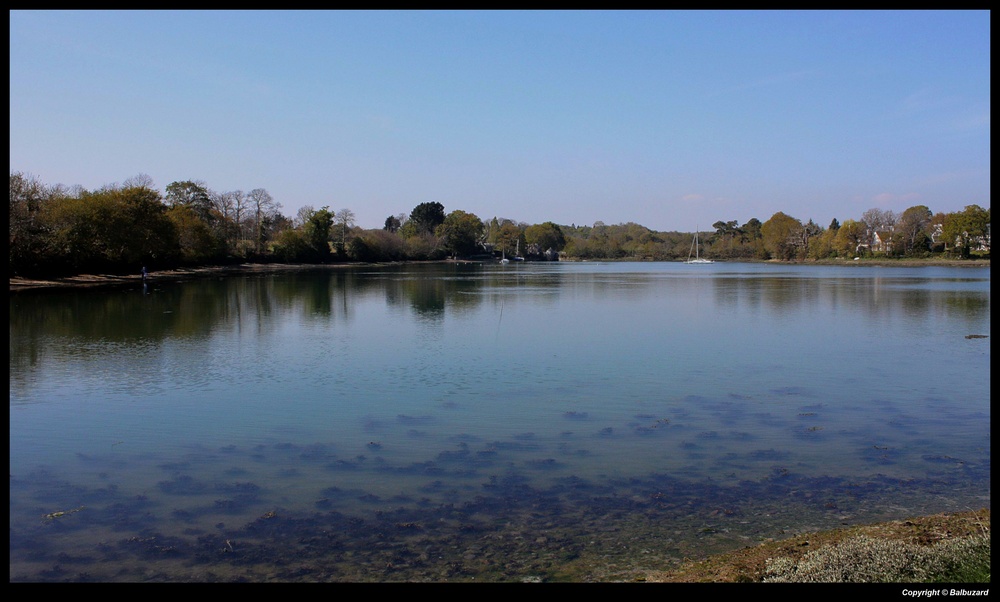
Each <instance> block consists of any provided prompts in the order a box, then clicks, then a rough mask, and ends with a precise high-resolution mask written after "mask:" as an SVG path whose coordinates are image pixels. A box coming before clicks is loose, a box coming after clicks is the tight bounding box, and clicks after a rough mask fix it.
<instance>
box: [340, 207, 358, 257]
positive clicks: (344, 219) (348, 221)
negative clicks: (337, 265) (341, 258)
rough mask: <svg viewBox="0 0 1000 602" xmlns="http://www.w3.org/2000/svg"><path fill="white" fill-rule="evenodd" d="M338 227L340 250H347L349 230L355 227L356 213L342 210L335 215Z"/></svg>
mask: <svg viewBox="0 0 1000 602" xmlns="http://www.w3.org/2000/svg"><path fill="white" fill-rule="evenodd" d="M335 217H336V219H337V225H338V226H340V250H341V251H343V250H344V249H346V248H347V230H348V229H350V228H351V227H353V226H354V212H353V211H351V210H350V209H341V210H340V211H338V212H337V213H336V215H335Z"/></svg>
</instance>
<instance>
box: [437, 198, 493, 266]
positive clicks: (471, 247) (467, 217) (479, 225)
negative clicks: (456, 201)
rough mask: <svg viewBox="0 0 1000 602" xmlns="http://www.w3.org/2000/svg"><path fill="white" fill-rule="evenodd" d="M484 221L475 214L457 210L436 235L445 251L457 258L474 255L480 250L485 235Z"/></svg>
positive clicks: (438, 228)
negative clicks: (480, 242) (480, 243)
mask: <svg viewBox="0 0 1000 602" xmlns="http://www.w3.org/2000/svg"><path fill="white" fill-rule="evenodd" d="M483 229H484V226H483V221H482V220H481V219H479V217H478V216H476V215H475V214H473V213H466V212H465V211H461V210H457V209H456V210H455V211H452V212H451V213H449V214H448V215H447V216H446V217H445V218H444V222H442V224H441V225H440V226H438V227H437V230H436V232H435V233H436V234H437V236H439V237H440V238H441V239H442V242H443V244H444V247H445V249H447V250H448V251H449V252H451V253H452V254H453V255H456V256H464V255H472V254H473V253H475V252H476V251H477V250H478V248H479V241H480V240H481V238H482V235H483Z"/></svg>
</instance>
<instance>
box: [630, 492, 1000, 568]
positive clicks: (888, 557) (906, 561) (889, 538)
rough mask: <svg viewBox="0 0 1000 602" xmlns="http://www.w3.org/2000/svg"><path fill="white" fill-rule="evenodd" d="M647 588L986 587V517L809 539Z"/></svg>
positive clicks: (712, 561) (724, 559)
mask: <svg viewBox="0 0 1000 602" xmlns="http://www.w3.org/2000/svg"><path fill="white" fill-rule="evenodd" d="M646 580H647V581H655V582H712V583H721V582H730V583H731V582H773V583H778V582H797V583H817V582H827V583H831V582H837V583H860V582H865V583H989V582H990V511H989V509H983V510H979V511H973V512H963V513H954V514H939V515H933V516H925V517H919V518H912V519H909V520H902V521H891V522H887V523H879V524H876V525H865V526H857V527H850V528H844V529H838V530H834V531H825V532H820V533H810V534H805V535H800V536H797V537H793V538H790V539H787V540H782V541H776V542H771V543H767V544H763V545H760V546H756V547H753V548H747V549H744V550H739V551H736V552H732V553H729V554H723V555H719V556H714V557H712V558H708V559H706V560H701V561H696V562H690V563H688V564H686V565H684V566H683V567H681V568H679V569H677V570H673V571H668V572H661V573H653V574H650V575H648V576H647V578H646Z"/></svg>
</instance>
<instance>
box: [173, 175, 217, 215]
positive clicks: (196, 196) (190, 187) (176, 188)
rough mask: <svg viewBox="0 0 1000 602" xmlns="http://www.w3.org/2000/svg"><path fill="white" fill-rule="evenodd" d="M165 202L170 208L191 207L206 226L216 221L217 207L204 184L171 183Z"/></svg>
mask: <svg viewBox="0 0 1000 602" xmlns="http://www.w3.org/2000/svg"><path fill="white" fill-rule="evenodd" d="M165 201H166V203H167V205H169V206H170V207H189V208H190V209H192V210H193V211H194V212H195V214H197V216H198V217H199V218H200V219H202V220H203V221H204V222H205V223H206V224H211V223H212V222H213V221H215V220H216V214H215V211H214V210H215V207H214V205H213V203H212V199H211V195H210V192H209V190H208V188H207V187H206V186H205V183H204V182H192V181H190V180H184V181H182V182H171V183H170V184H169V185H168V186H167V194H166V197H165Z"/></svg>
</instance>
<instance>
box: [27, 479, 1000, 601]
mask: <svg viewBox="0 0 1000 602" xmlns="http://www.w3.org/2000/svg"><path fill="white" fill-rule="evenodd" d="M940 464H941V467H940V469H939V470H937V471H936V472H934V473H929V474H928V477H927V478H925V479H896V478H891V477H886V476H873V477H869V478H842V477H817V476H806V475H803V474H798V473H796V472H795V471H794V470H790V469H788V468H785V467H777V466H776V467H774V468H773V469H772V470H771V472H770V474H767V475H765V476H763V477H761V478H758V479H754V480H743V481H740V482H735V483H719V482H713V481H712V480H711V479H703V480H693V479H685V478H678V477H676V476H668V475H662V474H650V475H647V476H644V477H628V478H613V477H608V478H604V479H596V478H593V479H587V478H581V477H577V476H572V475H570V476H554V477H553V478H551V479H548V480H546V481H545V484H544V485H542V484H541V482H540V481H537V480H535V479H531V478H529V477H528V476H525V475H524V474H519V473H517V472H515V471H509V470H508V471H506V472H502V471H498V474H494V475H490V476H487V477H485V478H484V477H482V475H472V476H470V477H469V478H468V479H466V481H465V485H459V484H458V483H461V480H456V479H449V480H447V481H443V480H441V479H439V478H434V477H435V476H441V475H433V474H431V475H424V476H423V483H424V484H423V485H422V486H420V487H416V488H413V489H400V490H399V493H397V494H395V495H391V496H386V495H384V494H380V493H374V492H373V491H372V490H368V489H365V488H363V487H341V486H327V487H323V488H321V489H319V490H318V493H312V494H309V493H305V491H303V492H296V491H285V490H282V487H281V485H280V481H275V482H273V483H271V484H270V485H268V486H262V485H259V484H257V483H256V482H253V481H249V480H240V478H241V477H246V476H247V474H246V472H245V471H244V469H237V468H233V469H231V470H230V474H228V475H226V477H225V478H223V479H221V480H218V481H216V480H211V479H207V478H205V477H204V473H200V472H195V471H194V470H193V467H192V466H190V465H187V464H184V463H183V462H182V463H174V464H170V465H165V466H160V467H159V470H161V471H163V472H164V473H165V474H169V475H170V476H169V478H165V479H161V480H160V481H159V482H157V483H156V485H155V486H154V487H151V488H149V489H147V490H144V491H141V492H137V491H136V490H135V489H133V488H132V487H131V486H129V487H128V488H127V489H128V490H126V487H124V486H122V487H119V486H117V485H116V484H115V482H114V478H113V476H112V475H113V474H114V467H109V468H110V470H109V471H108V472H107V473H103V472H102V473H98V476H97V479H98V481H97V482H94V483H90V484H83V483H81V482H76V481H73V480H71V478H69V477H67V476H66V475H63V474H56V473H55V472H50V471H47V470H44V469H39V470H37V471H35V472H32V473H30V474H26V475H23V476H16V477H15V476H12V477H11V482H10V489H11V516H12V517H14V516H15V515H17V516H20V517H25V516H31V517H32V518H31V519H30V520H23V519H22V520H17V521H15V520H14V519H13V518H12V522H11V528H10V552H11V560H10V580H11V582H87V581H94V582H241V581H245V582H446V581H460V582H471V581H478V582H482V581H486V582H522V581H532V582H548V581H556V582H558V581H572V582H587V581H632V580H637V579H641V578H642V576H643V575H644V574H646V573H647V572H649V571H659V570H665V569H669V568H671V567H674V566H676V565H678V564H679V563H681V562H682V561H684V560H686V559H694V558H701V557H704V556H707V555H709V554H713V553H719V552H725V551H730V550H735V549H739V548H742V547H746V546H752V545H755V544H757V543H760V542H763V541H766V540H769V539H780V538H782V537H786V536H790V535H792V534H794V533H801V532H808V531H814V530H822V529H829V528H834V527H838V526H842V525H847V524H860V523H869V522H877V521H884V520H892V519H900V518H905V517H910V516H916V515H921V514H931V513H937V512H944V511H959V510H968V509H976V508H981V507H984V506H985V507H988V506H989V487H990V485H989V483H990V480H989V466H988V465H986V466H973V465H969V464H954V463H944V462H942V463H940ZM325 470H328V471H330V470H333V469H332V468H329V467H327V468H325ZM341 470H350V471H351V472H352V474H353V477H354V478H353V480H352V482H353V483H363V482H364V481H365V480H366V479H368V480H370V482H372V483H376V482H378V483H381V484H383V485H384V482H385V480H386V475H385V474H384V472H383V473H382V474H377V473H376V472H374V471H365V470H360V469H357V468H354V469H341ZM295 476H296V478H297V480H301V476H302V475H301V474H296V475H295ZM340 482H346V481H340ZM406 482H407V480H405V479H404V480H401V481H400V483H399V484H405V483H406ZM984 492H985V493H984Z"/></svg>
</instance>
